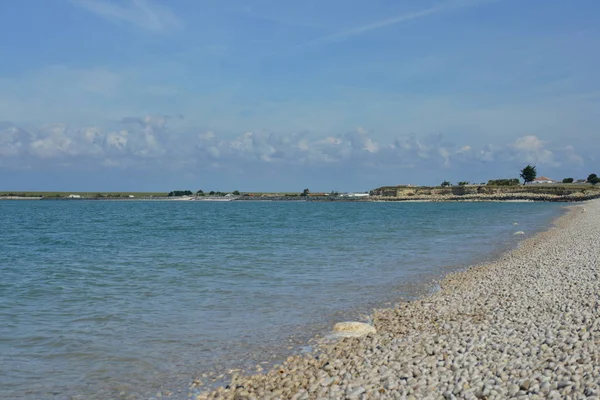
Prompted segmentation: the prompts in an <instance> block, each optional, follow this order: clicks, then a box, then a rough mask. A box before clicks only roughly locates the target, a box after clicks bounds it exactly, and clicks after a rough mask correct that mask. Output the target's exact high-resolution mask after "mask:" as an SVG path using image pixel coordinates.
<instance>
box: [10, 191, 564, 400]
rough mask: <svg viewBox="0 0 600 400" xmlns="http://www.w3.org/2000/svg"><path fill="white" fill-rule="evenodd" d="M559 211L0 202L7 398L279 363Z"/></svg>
mask: <svg viewBox="0 0 600 400" xmlns="http://www.w3.org/2000/svg"><path fill="white" fill-rule="evenodd" d="M560 212H561V207H560V206H559V205H556V204H549V203H316V202H225V203H212V202H151V201H146V202H144V201H122V202H109V201H1V202H0V221H2V224H1V227H0V228H1V229H0V273H1V277H2V279H1V280H0V321H1V322H2V323H1V324H0V398H12V399H25V398H27V399H29V398H31V399H68V398H85V399H88V398H99V399H106V398H151V397H153V396H155V397H160V396H158V394H157V392H160V391H163V392H164V391H166V390H169V391H171V392H173V396H172V397H170V398H187V394H188V392H187V391H186V388H187V386H188V385H189V383H190V381H191V379H192V378H193V377H195V376H197V375H199V374H201V373H203V372H206V371H209V370H213V369H215V368H216V369H219V370H220V369H226V368H232V367H245V366H249V365H254V364H256V363H257V362H260V361H270V360H277V359H278V358H281V357H282V355H285V354H286V353H291V352H293V351H297V349H298V346H300V345H301V344H303V343H306V342H307V340H308V339H309V338H310V337H312V336H313V335H315V334H317V333H325V332H326V330H327V329H329V327H330V326H331V324H332V323H333V322H336V321H339V320H343V319H348V318H358V316H359V315H360V313H364V312H369V311H370V310H371V309H372V307H375V306H381V305H382V304H385V303H386V302H389V301H393V300H397V299H399V298H406V297H409V296H411V294H412V292H411V291H410V288H412V287H414V286H415V283H419V282H423V283H424V282H427V281H430V280H431V279H432V278H433V277H436V276H439V275H440V274H442V273H445V272H448V271H449V270H452V269H453V268H456V267H460V266H464V265H466V264H469V263H472V262H475V261H481V260H483V259H485V258H486V257H490V256H491V255H493V254H497V253H498V252H499V251H502V250H505V249H507V248H510V247H514V246H515V245H516V243H517V240H521V239H523V238H524V237H527V236H529V235H531V234H533V233H534V232H535V231H537V230H540V229H542V228H544V227H546V226H548V224H549V222H550V221H551V220H552V219H553V218H554V217H555V216H557V215H558V214H559V213H560ZM514 221H518V223H519V225H518V226H514V225H513V222H514ZM517 230H522V231H525V232H526V233H527V235H525V236H515V235H513V234H514V232H515V231H517ZM73 396H75V397H73Z"/></svg>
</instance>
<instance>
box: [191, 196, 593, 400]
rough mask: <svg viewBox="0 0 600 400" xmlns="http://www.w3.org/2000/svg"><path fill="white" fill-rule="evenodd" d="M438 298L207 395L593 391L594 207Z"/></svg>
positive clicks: (560, 394)
mask: <svg viewBox="0 0 600 400" xmlns="http://www.w3.org/2000/svg"><path fill="white" fill-rule="evenodd" d="M585 208H586V211H587V212H586V213H583V212H582V211H583V208H582V207H581V206H571V207H570V212H569V213H567V214H565V215H563V216H561V217H559V218H558V219H557V220H556V221H555V224H554V227H552V228H550V229H549V230H547V231H545V232H542V233H539V234H537V235H536V236H534V237H531V238H528V239H526V240H524V241H523V242H522V243H521V245H520V246H519V247H518V248H517V249H515V250H512V251H510V252H508V253H506V254H504V255H503V256H501V257H500V258H499V259H498V260H496V261H494V262H491V263H488V264H485V265H480V266H474V267H470V268H469V269H467V270H465V271H462V272H455V273H451V274H449V275H448V276H446V277H445V278H444V279H443V280H441V282H440V283H439V284H440V290H439V291H436V292H435V293H433V294H431V295H429V296H426V297H424V298H422V299H421V300H417V301H413V302H405V303H400V304H398V305H397V306H396V307H394V308H387V309H380V310H376V312H375V313H374V315H373V317H372V318H373V322H374V325H375V327H376V329H377V333H376V334H371V335H368V336H365V337H361V338H344V339H341V340H339V341H337V342H334V343H332V344H322V345H321V346H320V348H319V350H318V351H315V352H313V353H311V354H307V355H306V354H305V355H299V356H292V357H289V358H288V359H287V361H286V362H284V363H283V364H282V365H281V366H275V367H274V368H272V369H271V370H270V371H268V372H267V373H265V374H259V375H254V376H240V377H236V376H234V377H233V378H232V381H231V382H230V384H229V385H228V387H220V388H218V389H216V390H214V391H212V392H207V393H202V394H199V395H198V396H197V398H198V399H207V398H231V399H233V398H242V399H243V398H249V399H251V398H256V399H266V398H273V399H275V398H281V399H284V398H295V399H312V398H319V399H321V398H349V399H352V398H356V399H360V398H369V399H371V398H382V399H383V398H424V397H426V396H432V397H434V398H439V397H445V398H484V397H485V398H508V397H523V398H546V397H556V398H564V397H565V396H574V397H580V396H597V395H598V394H600V387H599V386H598V378H599V377H600V347H597V346H596V343H599V342H600V311H599V310H600V299H599V296H598V293H600V283H599V280H598V278H599V277H600V266H599V265H598V260H599V257H600V250H599V249H598V246H597V245H595V246H594V243H595V241H597V238H598V237H600V201H598V200H594V201H590V202H588V203H586V204H585Z"/></svg>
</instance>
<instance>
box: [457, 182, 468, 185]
mask: <svg viewBox="0 0 600 400" xmlns="http://www.w3.org/2000/svg"><path fill="white" fill-rule="evenodd" d="M468 184H469V181H460V182H458V186H466V185H468Z"/></svg>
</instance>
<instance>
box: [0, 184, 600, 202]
mask: <svg viewBox="0 0 600 400" xmlns="http://www.w3.org/2000/svg"><path fill="white" fill-rule="evenodd" d="M174 193H175V194H177V195H173V194H174ZM182 193H185V195H180V194H182ZM598 198H600V185H598V186H593V185H566V184H562V185H541V184H540V185H535V186H533V185H525V186H521V185H519V186H490V185H465V186H451V187H429V186H382V187H380V188H377V189H373V190H371V191H370V193H369V194H367V193H366V192H361V193H341V194H340V193H334V192H331V193H308V194H307V193H298V192H288V193H286V192H273V193H265V192H243V193H239V192H238V191H234V192H231V193H222V192H217V193H215V192H211V194H206V193H205V194H202V193H201V191H199V192H198V194H192V192H191V191H181V192H170V193H167V192H34V191H32V192H21V191H12V192H7V191H4V192H2V191H0V200H104V201H115V200H127V201H219V202H228V201H309V202H310V201H317V202H331V201H333V202H403V201H404V202H489V201H538V202H540V201H541V202H580V201H586V200H593V199H598Z"/></svg>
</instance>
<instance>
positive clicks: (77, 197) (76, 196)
mask: <svg viewBox="0 0 600 400" xmlns="http://www.w3.org/2000/svg"><path fill="white" fill-rule="evenodd" d="M69 198H70V199H80V198H81V195H80V194H70V195H69Z"/></svg>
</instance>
